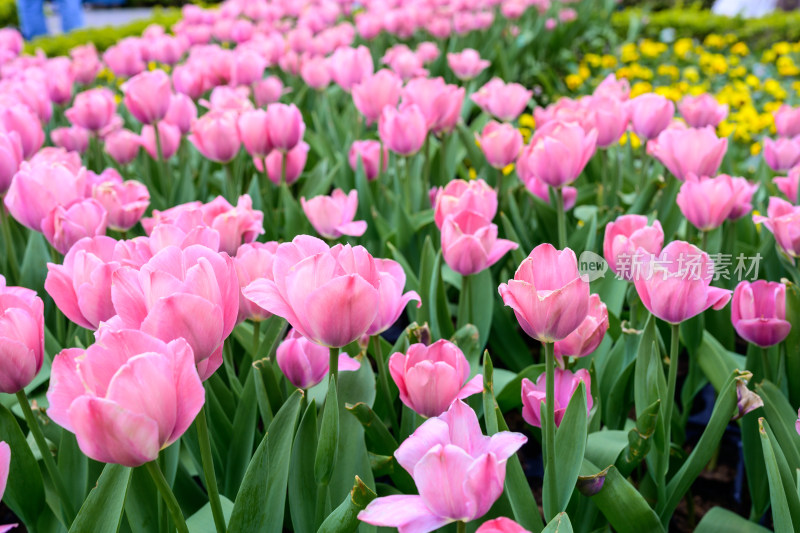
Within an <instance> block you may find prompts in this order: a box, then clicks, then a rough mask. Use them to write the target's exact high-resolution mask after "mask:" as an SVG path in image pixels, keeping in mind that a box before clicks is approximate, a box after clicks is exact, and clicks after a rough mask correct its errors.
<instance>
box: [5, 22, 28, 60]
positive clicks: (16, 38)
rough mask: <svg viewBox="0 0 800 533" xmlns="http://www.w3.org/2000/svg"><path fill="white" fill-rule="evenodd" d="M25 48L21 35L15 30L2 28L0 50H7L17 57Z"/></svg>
mask: <svg viewBox="0 0 800 533" xmlns="http://www.w3.org/2000/svg"><path fill="white" fill-rule="evenodd" d="M24 46H25V40H24V39H23V38H22V34H21V33H20V32H19V30H17V29H16V28H3V29H2V30H0V48H2V49H3V50H8V51H9V52H11V54H12V55H15V56H17V55H19V54H20V52H22V48H23V47H24Z"/></svg>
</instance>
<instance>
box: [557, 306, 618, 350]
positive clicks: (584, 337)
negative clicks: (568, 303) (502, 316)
mask: <svg viewBox="0 0 800 533" xmlns="http://www.w3.org/2000/svg"><path fill="white" fill-rule="evenodd" d="M607 330H608V308H607V307H606V304H604V303H603V302H602V301H601V300H600V297H599V296H598V295H596V294H592V295H591V296H589V314H588V315H586V318H585V319H584V320H583V322H581V325H580V326H578V329H576V330H575V331H573V332H572V333H570V334H569V335H568V336H567V337H566V338H565V339H562V340H560V341H556V343H555V355H556V357H557V358H558V359H563V358H564V357H584V356H587V355H589V354H590V353H592V352H593V351H595V350H596V349H597V347H598V346H599V345H600V343H601V342H602V341H603V337H604V336H605V334H606V331H607Z"/></svg>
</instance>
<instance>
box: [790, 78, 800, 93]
mask: <svg viewBox="0 0 800 533" xmlns="http://www.w3.org/2000/svg"><path fill="white" fill-rule="evenodd" d="M792 89H794V92H796V93H797V94H800V81H793V82H792Z"/></svg>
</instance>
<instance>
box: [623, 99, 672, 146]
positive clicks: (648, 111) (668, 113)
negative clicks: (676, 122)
mask: <svg viewBox="0 0 800 533" xmlns="http://www.w3.org/2000/svg"><path fill="white" fill-rule="evenodd" d="M627 105H628V108H629V110H630V114H631V126H633V131H634V132H636V135H638V136H639V137H641V138H643V139H655V138H656V137H658V135H659V134H660V133H661V132H662V131H664V130H665V129H666V128H667V126H669V123H670V122H671V121H672V117H673V116H674V115H675V104H673V103H672V101H671V100H668V99H667V98H666V97H664V96H661V95H660V94H656V93H645V94H642V95H639V96H637V97H636V98H634V99H632V100H630V101H629V102H628V104H627Z"/></svg>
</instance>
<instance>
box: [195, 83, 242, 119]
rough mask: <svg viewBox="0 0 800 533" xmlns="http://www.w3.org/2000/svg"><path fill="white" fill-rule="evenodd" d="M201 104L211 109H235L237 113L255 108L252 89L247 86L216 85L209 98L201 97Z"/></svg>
mask: <svg viewBox="0 0 800 533" xmlns="http://www.w3.org/2000/svg"><path fill="white" fill-rule="evenodd" d="M200 105H202V106H203V107H205V108H206V109H210V110H211V111H233V112H235V113H237V114H239V113H244V112H245V111H249V110H251V109H253V102H251V101H250V90H249V89H248V88H247V87H229V86H227V85H220V86H219V87H214V89H213V90H212V91H211V96H209V97H208V100H206V99H201V100H200Z"/></svg>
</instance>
